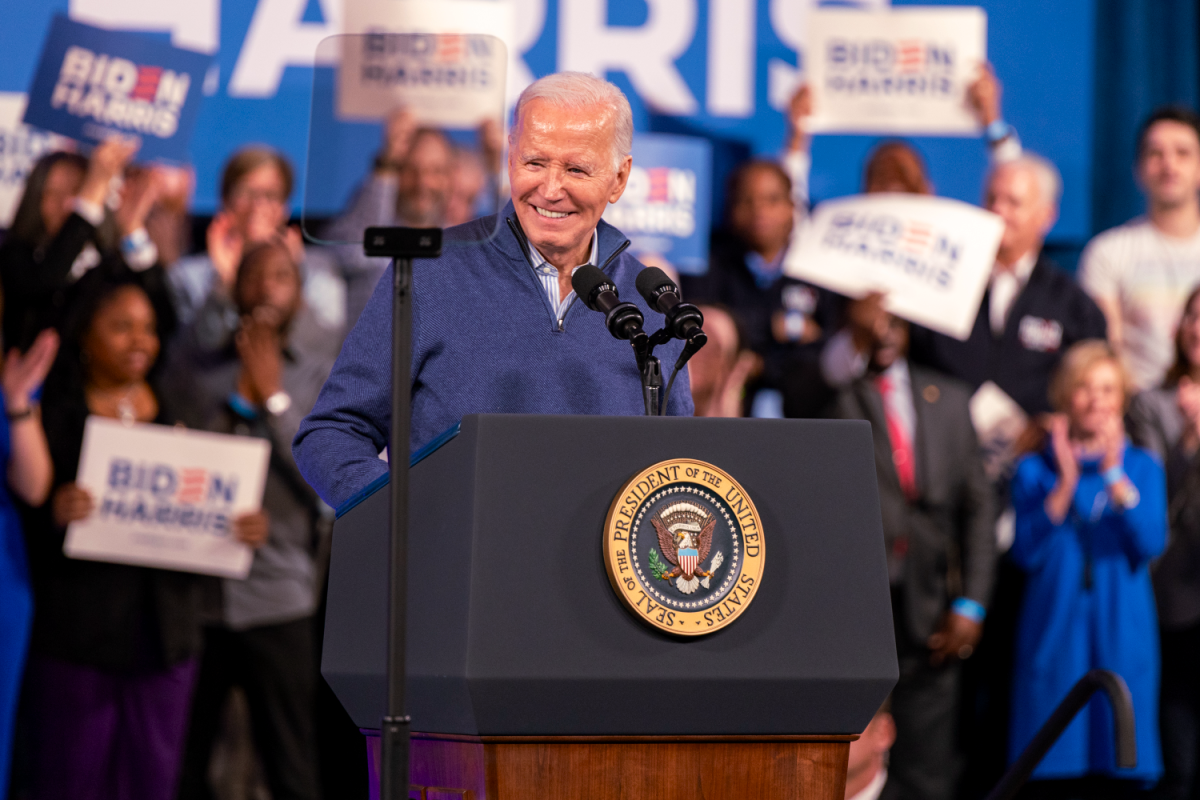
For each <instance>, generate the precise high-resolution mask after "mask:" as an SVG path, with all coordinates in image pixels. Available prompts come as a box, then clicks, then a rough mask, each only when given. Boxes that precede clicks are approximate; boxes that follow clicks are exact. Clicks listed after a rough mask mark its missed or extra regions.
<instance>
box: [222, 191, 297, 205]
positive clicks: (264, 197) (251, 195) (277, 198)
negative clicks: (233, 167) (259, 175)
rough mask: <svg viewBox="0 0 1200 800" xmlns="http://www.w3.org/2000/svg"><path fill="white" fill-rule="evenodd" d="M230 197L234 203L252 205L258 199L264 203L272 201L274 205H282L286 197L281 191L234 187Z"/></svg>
mask: <svg viewBox="0 0 1200 800" xmlns="http://www.w3.org/2000/svg"><path fill="white" fill-rule="evenodd" d="M230 199H231V200H232V201H233V202H235V203H248V204H250V205H254V204H256V203H258V202H259V201H262V202H264V203H272V204H274V205H283V202H284V200H286V199H287V198H286V197H284V196H283V193H282V192H277V191H273V190H270V189H245V188H243V189H234V190H233V193H232V196H231V197H230Z"/></svg>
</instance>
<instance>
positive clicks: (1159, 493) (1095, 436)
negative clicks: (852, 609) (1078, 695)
mask: <svg viewBox="0 0 1200 800" xmlns="http://www.w3.org/2000/svg"><path fill="white" fill-rule="evenodd" d="M1050 392H1051V402H1052V403H1053V405H1054V407H1055V409H1056V410H1057V411H1058V412H1059V413H1058V414H1056V415H1055V417H1054V418H1053V421H1052V423H1051V426H1050V428H1051V436H1050V439H1051V441H1050V445H1049V447H1047V449H1046V450H1045V451H1043V452H1041V453H1037V454H1033V455H1029V456H1026V457H1025V459H1023V460H1022V461H1021V462H1020V464H1019V465H1018V466H1017V472H1016V476H1015V478H1014V479H1013V488H1012V493H1013V505H1014V507H1015V508H1016V514H1017V525H1016V538H1015V540H1014V541H1013V546H1012V558H1013V560H1014V561H1015V562H1016V564H1017V565H1018V566H1019V567H1020V568H1021V569H1022V570H1024V572H1025V573H1026V576H1027V583H1026V588H1025V597H1024V601H1023V604H1022V608H1021V617H1020V623H1019V627H1018V632H1017V651H1016V663H1015V668H1014V674H1013V714H1012V729H1011V732H1010V739H1009V741H1010V750H1009V757H1010V759H1012V758H1016V756H1017V755H1018V754H1019V753H1020V752H1021V751H1022V750H1023V749H1024V748H1025V746H1026V745H1027V744H1028V743H1029V741H1030V739H1032V738H1033V735H1034V734H1035V733H1036V732H1037V730H1038V728H1040V727H1041V726H1042V724H1043V723H1044V722H1045V721H1046V719H1047V718H1048V717H1049V716H1050V713H1051V711H1053V710H1054V708H1055V706H1057V705H1058V703H1059V702H1060V701H1061V700H1062V699H1063V698H1064V697H1065V696H1066V694H1067V692H1068V691H1069V690H1070V689H1071V687H1072V686H1073V685H1074V684H1075V682H1076V681H1078V680H1079V679H1080V678H1082V677H1083V676H1084V674H1085V673H1087V672H1088V671H1089V670H1091V669H1095V668H1101V669H1108V670H1112V671H1113V672H1116V673H1117V674H1118V675H1120V676H1121V677H1122V678H1123V679H1124V680H1125V683H1126V684H1127V685H1128V686H1129V691H1130V693H1131V695H1132V697H1133V705H1134V716H1135V718H1136V728H1137V756H1138V761H1137V766H1136V767H1135V768H1133V769H1118V768H1117V767H1116V762H1115V757H1114V752H1113V735H1112V713H1111V711H1110V710H1109V707H1108V704H1107V702H1106V701H1105V700H1103V699H1102V698H1096V699H1094V700H1093V701H1092V703H1091V704H1090V705H1088V707H1087V708H1085V709H1084V710H1083V711H1082V712H1081V713H1080V714H1079V715H1078V716H1077V717H1076V718H1075V720H1074V721H1073V722H1072V723H1071V725H1070V726H1069V727H1068V728H1067V730H1066V731H1065V732H1064V733H1063V735H1062V737H1061V738H1060V739H1059V740H1058V742H1057V743H1056V744H1055V745H1054V747H1053V748H1052V749H1051V750H1050V752H1049V753H1048V754H1047V755H1046V758H1045V759H1043V761H1042V763H1041V764H1040V765H1039V766H1038V768H1037V770H1036V771H1035V772H1034V774H1033V778H1034V783H1031V785H1030V787H1029V788H1030V796H1034V797H1054V798H1062V799H1063V800H1065V799H1066V798H1076V797H1081V798H1093V797H1122V796H1126V795H1129V794H1133V793H1135V792H1136V791H1138V790H1140V789H1141V788H1143V787H1146V786H1148V785H1150V784H1151V783H1152V782H1153V781H1155V780H1157V779H1158V777H1159V776H1160V775H1161V773H1162V757H1161V754H1160V749H1159V739H1158V668H1159V665H1158V659H1159V654H1158V624H1157V619H1156V616H1155V609H1154V590H1153V588H1152V586H1151V583H1150V560H1151V559H1153V558H1154V557H1155V556H1157V555H1158V554H1159V553H1161V552H1162V550H1163V547H1164V545H1165V542H1166V532H1167V518H1166V487H1165V481H1164V477H1163V470H1162V467H1161V466H1159V464H1158V462H1157V460H1156V459H1155V458H1154V457H1153V456H1151V455H1150V454H1149V453H1147V452H1146V451H1144V450H1141V449H1139V448H1136V447H1133V446H1132V445H1130V444H1129V443H1128V442H1127V440H1126V438H1125V428H1124V424H1123V422H1122V418H1123V415H1124V412H1125V405H1126V401H1127V399H1128V391H1127V382H1126V380H1125V374H1124V371H1123V370H1122V368H1121V365H1120V363H1119V362H1118V361H1117V359H1116V357H1115V356H1114V355H1113V353H1112V350H1111V349H1110V348H1109V346H1108V344H1107V343H1105V342H1102V341H1099V340H1089V341H1084V342H1080V343H1079V344H1076V345H1075V346H1073V347H1072V348H1071V349H1070V350H1068V351H1067V353H1066V355H1065V356H1064V358H1063V361H1062V364H1061V366H1060V367H1059V371H1058V374H1057V375H1056V376H1055V379H1054V382H1053V383H1052V385H1051V389H1050Z"/></svg>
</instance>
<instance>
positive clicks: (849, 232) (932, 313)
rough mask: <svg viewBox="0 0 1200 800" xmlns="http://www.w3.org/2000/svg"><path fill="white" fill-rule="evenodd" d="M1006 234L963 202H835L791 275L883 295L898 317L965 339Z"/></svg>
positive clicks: (914, 198)
mask: <svg viewBox="0 0 1200 800" xmlns="http://www.w3.org/2000/svg"><path fill="white" fill-rule="evenodd" d="M1003 232H1004V222H1003V221H1002V220H1001V219H1000V217H999V216H997V215H996V214H993V213H991V212H990V211H984V210H983V209H981V208H978V207H977V206H972V205H968V204H967V203H962V202H959V201H958V200H948V199H946V198H941V197H927V196H925V195H916V194H870V195H859V196H856V197H846V198H842V199H839V200H829V201H827V202H824V203H821V204H820V205H819V206H817V208H816V209H815V210H814V211H813V213H812V216H811V217H810V218H809V220H808V222H807V223H806V224H805V225H804V226H803V227H802V228H801V230H800V233H799V235H798V237H797V241H796V242H795V243H794V244H793V245H792V247H791V248H789V249H788V253H787V256H786V257H785V259H784V271H785V272H786V273H787V274H788V275H790V276H792V277H793V278H799V279H801V280H806V281H809V282H810V283H815V284H817V285H819V286H824V287H826V288H827V289H831V290H833V291H835V292H838V293H840V294H844V295H848V296H850V297H861V296H863V295H865V294H867V293H868V292H873V291H875V292H884V293H885V294H886V295H887V299H886V307H887V309H888V310H889V311H891V312H892V313H893V314H896V315H897V316H900V317H903V318H905V319H907V320H910V321H911V322H915V323H917V324H919V325H924V326H925V327H927V328H931V329H932V330H935V331H940V332H942V333H945V334H947V335H949V336H953V337H954V338H956V339H960V340H963V341H965V340H966V339H967V337H969V336H970V335H971V329H972V328H973V327H974V325H975V315H976V313H978V311H979V303H980V301H981V300H982V299H983V291H984V289H985V288H986V286H987V282H988V277H989V276H990V275H991V271H992V266H993V265H994V264H995V261H996V249H997V248H998V247H999V246H1000V235H1001V234H1002V233H1003Z"/></svg>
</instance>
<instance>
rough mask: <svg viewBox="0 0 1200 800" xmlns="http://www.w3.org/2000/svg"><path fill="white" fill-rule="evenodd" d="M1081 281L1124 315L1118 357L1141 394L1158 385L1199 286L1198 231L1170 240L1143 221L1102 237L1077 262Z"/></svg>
mask: <svg viewBox="0 0 1200 800" xmlns="http://www.w3.org/2000/svg"><path fill="white" fill-rule="evenodd" d="M1079 282H1080V283H1081V284H1082V285H1083V288H1084V289H1085V290H1087V292H1088V294H1090V295H1092V297H1094V298H1097V299H1108V300H1114V301H1115V302H1116V303H1117V305H1118V307H1119V308H1120V312H1121V344H1120V347H1119V353H1118V354H1119V355H1120V356H1121V359H1122V361H1124V363H1125V366H1126V368H1127V369H1128V370H1129V372H1130V375H1131V376H1132V378H1133V382H1134V383H1135V384H1136V385H1137V388H1138V389H1150V388H1153V387H1155V386H1157V385H1158V384H1159V383H1160V382H1161V381H1162V378H1163V375H1164V374H1166V371H1167V368H1168V367H1170V366H1171V362H1172V361H1173V359H1174V357H1175V329H1176V328H1177V327H1178V325H1179V318H1180V316H1181V315H1182V313H1183V301H1184V300H1185V299H1187V296H1188V293H1189V292H1191V290H1192V288H1193V287H1195V286H1196V284H1197V283H1200V231H1197V232H1196V234H1195V235H1193V236H1190V237H1188V238H1186V239H1178V238H1175V237H1173V236H1168V235H1166V234H1165V233H1162V232H1161V231H1159V230H1158V229H1157V228H1155V227H1154V226H1153V225H1152V224H1150V221H1149V220H1147V219H1145V218H1138V219H1135V220H1132V221H1130V222H1127V223H1125V224H1124V225H1120V226H1118V227H1116V228H1112V229H1110V230H1107V231H1105V232H1104V233H1101V234H1100V235H1098V236H1096V237H1095V238H1094V239H1092V241H1091V242H1090V243H1089V244H1088V246H1087V248H1086V249H1084V251H1083V256H1082V257H1081V259H1080V261H1079Z"/></svg>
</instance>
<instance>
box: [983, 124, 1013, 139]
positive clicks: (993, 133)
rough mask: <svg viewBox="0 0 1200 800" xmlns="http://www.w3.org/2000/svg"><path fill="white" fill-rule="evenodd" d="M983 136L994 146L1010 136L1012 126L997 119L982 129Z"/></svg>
mask: <svg viewBox="0 0 1200 800" xmlns="http://www.w3.org/2000/svg"><path fill="white" fill-rule="evenodd" d="M983 135H984V136H985V137H986V138H987V140H988V141H989V142H991V143H993V144H995V143H996V142H998V141H1000V140H1001V139H1007V138H1008V137H1009V136H1012V135H1013V126H1012V125H1009V124H1008V123H1007V122H1005V121H1004V120H1002V119H998V120H996V121H995V122H993V123H992V124H991V125H988V126H987V127H986V128H984V131H983Z"/></svg>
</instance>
